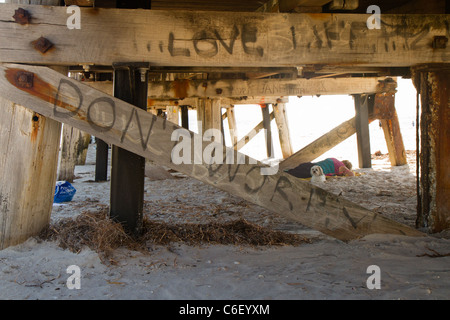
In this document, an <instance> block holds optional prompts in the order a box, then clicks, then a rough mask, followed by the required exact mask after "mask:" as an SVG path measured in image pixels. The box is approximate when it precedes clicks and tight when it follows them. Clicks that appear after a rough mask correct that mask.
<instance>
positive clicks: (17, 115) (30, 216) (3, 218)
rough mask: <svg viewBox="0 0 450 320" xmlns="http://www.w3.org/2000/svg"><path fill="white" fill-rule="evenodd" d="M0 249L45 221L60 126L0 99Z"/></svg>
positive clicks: (22, 238) (49, 207)
mask: <svg viewBox="0 0 450 320" xmlns="http://www.w3.org/2000/svg"><path fill="white" fill-rule="evenodd" d="M0 114H1V117H0V150H1V153H0V250H1V249H4V248H6V247H9V246H12V245H17V244H19V243H21V242H23V241H25V240H26V239H27V238H29V237H30V236H35V235H37V234H38V233H39V232H40V231H41V230H42V229H43V228H44V227H46V226H47V225H48V223H49V222H50V214H51V211H52V204H53V194H54V192H55V181H56V168H57V165H58V162H57V161H58V148H59V137H60V133H61V125H60V123H59V122H57V121H54V120H52V119H50V118H46V117H43V116H41V115H40V114H38V113H35V112H33V111H31V110H30V109H27V108H24V107H22V106H20V105H17V104H14V103H13V102H11V101H9V100H7V99H3V98H1V97H0Z"/></svg>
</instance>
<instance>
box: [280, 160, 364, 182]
mask: <svg viewBox="0 0 450 320" xmlns="http://www.w3.org/2000/svg"><path fill="white" fill-rule="evenodd" d="M313 166H320V167H321V168H322V170H323V173H324V174H325V176H354V175H355V174H354V173H353V171H352V170H351V169H352V167H353V166H352V163H351V162H350V161H348V160H343V161H339V160H338V159H336V158H327V159H325V160H322V161H319V162H305V163H301V164H300V165H298V166H297V167H295V168H292V169H288V170H285V171H286V172H287V173H289V174H291V175H293V176H294V177H297V178H311V168H312V167H313Z"/></svg>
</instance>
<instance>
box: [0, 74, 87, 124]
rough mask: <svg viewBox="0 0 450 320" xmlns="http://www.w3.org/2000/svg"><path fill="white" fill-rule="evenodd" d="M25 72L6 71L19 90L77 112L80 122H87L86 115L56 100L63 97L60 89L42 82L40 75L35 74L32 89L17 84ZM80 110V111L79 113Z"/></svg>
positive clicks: (6, 75)
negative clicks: (18, 78) (19, 76)
mask: <svg viewBox="0 0 450 320" xmlns="http://www.w3.org/2000/svg"><path fill="white" fill-rule="evenodd" d="M23 72H27V71H25V70H22V69H17V68H10V69H6V70H5V78H6V79H7V80H8V81H9V82H10V83H11V84H12V85H13V86H14V87H16V88H17V89H19V90H22V91H24V92H27V93H28V94H31V95H33V96H35V97H37V98H39V99H41V100H43V101H47V102H49V103H51V104H53V105H54V106H57V107H60V108H63V109H66V110H68V111H70V112H77V117H78V118H79V119H80V120H86V115H85V114H82V113H81V112H80V111H79V110H78V108H77V107H75V106H72V105H71V104H68V103H66V102H64V101H62V100H60V99H58V100H56V97H57V96H62V94H61V92H59V95H58V89H57V88H55V87H54V86H52V85H51V84H49V83H47V82H45V81H44V80H42V79H41V78H40V77H39V76H38V75H36V74H34V76H33V85H32V86H30V87H27V86H25V87H23V86H20V85H18V84H17V81H16V79H17V77H18V75H20V74H21V73H23ZM77 110H78V111H77Z"/></svg>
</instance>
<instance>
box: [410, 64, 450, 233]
mask: <svg viewBox="0 0 450 320" xmlns="http://www.w3.org/2000/svg"><path fill="white" fill-rule="evenodd" d="M413 82H414V85H415V87H416V89H417V92H418V94H420V107H421V115H420V161H419V162H418V165H419V166H420V167H419V171H418V175H417V178H418V184H419V190H418V210H417V211H418V212H417V220H416V225H417V227H420V228H424V229H426V230H427V231H429V232H440V231H443V230H445V229H448V228H450V197H449V194H450V166H449V163H450V71H449V66H444V67H443V66H437V67H433V66H425V67H422V68H417V69H414V73H413ZM417 125H419V124H417Z"/></svg>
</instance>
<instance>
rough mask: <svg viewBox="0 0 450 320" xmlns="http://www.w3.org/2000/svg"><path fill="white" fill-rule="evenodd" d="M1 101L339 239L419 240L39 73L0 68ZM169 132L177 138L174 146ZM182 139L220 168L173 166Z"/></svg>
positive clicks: (110, 100) (306, 186)
mask: <svg viewBox="0 0 450 320" xmlns="http://www.w3.org/2000/svg"><path fill="white" fill-rule="evenodd" d="M20 69H22V70H26V71H27V72H30V73H33V74H34V83H33V87H32V88H21V87H18V86H17V85H16V84H14V79H15V77H14V76H15V75H16V74H17V72H19V71H20ZM0 96H3V97H4V98H6V99H9V100H12V101H15V102H17V103H21V104H23V105H26V106H29V107H30V108H32V109H33V110H35V111H37V112H39V113H42V114H44V115H46V116H48V117H51V118H53V119H55V120H57V121H61V122H64V123H68V124H70V125H72V126H74V127H77V128H79V129H80V130H82V131H84V132H88V133H90V134H92V135H94V136H96V137H99V138H100V139H102V140H104V141H107V142H108V143H111V144H114V145H117V146H120V147H121V148H124V149H127V150H129V151H131V152H133V153H136V154H138V155H141V156H143V157H146V158H148V159H150V160H153V161H154V162H155V163H157V164H159V165H165V166H168V167H170V168H173V169H174V170H177V171H179V172H183V173H185V174H187V175H189V176H191V177H193V178H195V179H197V180H200V181H203V182H205V183H207V184H210V185H212V186H215V187H217V188H219V189H222V190H225V191H227V192H229V193H231V194H234V195H237V196H239V197H241V198H243V199H245V200H248V201H250V202H252V203H255V204H258V205H260V206H262V207H265V208H267V209H269V210H272V211H274V212H277V213H279V214H281V215H283V216H284V217H286V218H290V219H293V220H296V221H299V222H301V223H302V224H304V225H306V226H308V227H310V228H313V229H316V230H319V231H321V232H323V233H326V234H328V235H331V236H333V237H335V238H338V239H341V240H351V239H356V238H359V237H362V236H365V235H367V234H371V233H392V234H405V235H410V236H419V235H422V233H420V232H418V231H417V230H414V229H412V228H410V227H407V226H405V225H402V224H400V223H397V222H395V221H392V220H389V219H387V218H385V217H383V216H381V215H379V214H377V213H375V212H372V211H370V210H367V209H365V208H363V207H361V206H359V205H357V204H355V203H352V202H350V201H348V200H345V199H343V198H341V197H339V196H336V195H333V194H331V193H329V192H327V191H325V190H323V189H321V188H318V187H316V186H314V185H312V184H310V183H309V182H307V181H303V180H301V179H297V178H295V177H293V176H290V175H288V174H287V173H284V172H277V170H276V168H275V170H272V169H274V168H268V167H267V166H266V165H263V164H261V163H256V164H251V162H256V161H255V160H253V161H252V159H250V158H248V157H244V159H245V162H243V163H237V162H236V161H234V164H233V163H231V161H229V160H230V159H235V157H227V155H230V154H233V155H234V156H236V155H237V153H235V152H234V150H233V149H231V148H223V145H222V144H221V143H215V142H205V141H203V143H202V144H201V145H196V143H198V142H199V141H200V142H202V137H201V136H199V135H198V134H195V133H193V132H190V131H188V130H186V129H183V128H181V127H180V126H177V125H175V124H174V123H171V122H169V121H167V120H165V119H162V118H159V117H156V116H154V115H152V114H150V113H148V112H145V111H144V110H141V109H139V108H137V107H134V106H132V105H130V104H128V103H125V102H123V101H121V100H119V99H116V98H114V97H111V96H108V95H106V94H104V93H102V92H99V91H97V90H95V89H93V88H91V87H88V86H86V85H84V84H82V83H80V82H77V81H76V80H73V79H70V78H67V77H64V76H62V75H60V74H58V73H57V72H54V71H52V70H51V69H48V68H45V67H36V66H23V65H2V66H0ZM174 132H175V133H176V134H178V135H181V136H182V137H183V138H182V139H178V140H177V137H175V139H174V138H173V134H174ZM184 139H186V142H185V143H186V144H187V145H188V146H190V148H191V150H192V151H193V152H192V153H191V157H190V158H191V159H190V160H192V157H193V158H194V160H195V154H196V152H200V153H202V151H204V150H205V149H206V148H207V147H208V148H209V149H211V148H212V147H213V148H214V150H215V151H216V152H220V150H223V151H222V155H223V159H225V161H223V162H224V163H214V162H213V163H211V164H206V163H204V162H201V163H199V164H193V162H192V161H191V162H190V163H189V161H187V162H184V163H180V164H175V163H174V162H173V161H172V160H173V155H172V152H173V151H174V148H175V146H177V145H179V144H180V143H181V140H183V141H184ZM221 148H223V149H221ZM186 150H187V149H186ZM219 155H220V154H219Z"/></svg>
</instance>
